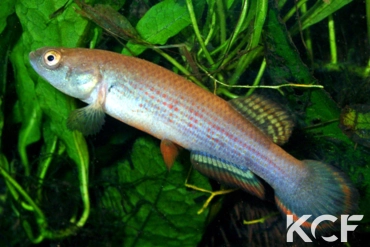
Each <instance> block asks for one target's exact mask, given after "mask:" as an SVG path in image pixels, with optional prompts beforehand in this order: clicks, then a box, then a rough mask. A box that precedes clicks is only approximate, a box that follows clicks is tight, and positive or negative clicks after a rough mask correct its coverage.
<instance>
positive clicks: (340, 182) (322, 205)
mask: <svg viewBox="0 0 370 247" xmlns="http://www.w3.org/2000/svg"><path fill="white" fill-rule="evenodd" d="M303 162H304V163H305V165H307V173H308V176H305V178H304V179H302V180H301V181H300V183H299V184H298V185H296V186H292V188H282V189H278V190H275V200H276V203H277V205H278V207H279V209H280V210H281V211H282V212H283V213H284V214H287V215H293V220H294V221H297V220H298V219H299V218H300V217H301V216H302V215H312V216H311V217H310V218H309V219H308V220H307V221H306V222H305V223H303V224H302V225H301V226H303V227H304V228H310V227H311V224H312V221H313V220H314V219H316V218H317V217H319V216H321V215H324V214H330V215H333V216H335V217H337V218H338V220H337V221H336V222H331V221H323V222H322V223H320V224H319V225H318V227H317V230H320V231H326V230H328V229H330V228H335V227H336V225H334V224H335V223H336V224H338V222H339V221H340V215H342V214H352V213H354V212H355V211H356V210H357V203H358V192H357V190H356V189H355V188H354V186H353V185H352V184H351V182H350V180H349V179H348V178H347V176H346V175H345V174H344V173H342V172H341V171H339V170H338V169H336V168H334V167H332V166H329V165H327V164H324V163H322V162H318V161H314V160H304V161H303Z"/></svg>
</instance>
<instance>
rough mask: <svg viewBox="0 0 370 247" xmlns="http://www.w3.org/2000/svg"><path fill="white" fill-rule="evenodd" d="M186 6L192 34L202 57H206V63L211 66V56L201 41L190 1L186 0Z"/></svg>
mask: <svg viewBox="0 0 370 247" xmlns="http://www.w3.org/2000/svg"><path fill="white" fill-rule="evenodd" d="M186 5H187V7H188V11H189V15H190V19H191V24H192V25H193V29H194V33H195V36H196V37H197V39H198V42H199V45H200V47H201V48H202V50H203V52H204V55H205V56H206V59H207V60H208V63H209V64H213V63H214V62H213V59H212V57H211V55H210V54H209V52H208V50H207V49H206V46H205V44H204V41H203V39H202V36H201V34H200V31H199V27H198V23H197V19H196V17H195V14H194V7H193V2H192V0H186Z"/></svg>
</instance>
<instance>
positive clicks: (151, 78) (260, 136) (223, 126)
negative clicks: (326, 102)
mask: <svg viewBox="0 0 370 247" xmlns="http://www.w3.org/2000/svg"><path fill="white" fill-rule="evenodd" d="M81 61H83V62H81ZM30 62H31V65H32V67H33V68H34V69H35V71H36V72H37V73H39V74H40V75H41V76H42V77H43V78H44V79H46V80H47V81H48V82H49V83H50V84H52V85H53V86H54V87H55V88H57V89H59V90H60V91H62V92H64V93H66V94H68V95H70V96H72V97H75V98H78V99H80V100H82V101H84V102H86V103H87V104H88V106H87V107H85V108H82V109H78V110H76V111H74V112H72V113H71V114H70V117H69V122H70V123H74V124H70V125H69V126H70V127H72V128H74V129H77V130H79V131H82V132H84V131H86V132H87V133H90V132H91V133H92V132H95V131H96V130H98V129H99V128H100V127H101V124H102V123H103V122H104V121H103V119H102V118H103V116H104V115H103V114H102V112H105V113H107V114H108V115H111V116H112V117H114V118H116V119H118V120H120V121H122V122H124V123H126V124H129V125H131V126H133V127H135V128H138V129H140V130H142V131H145V132H147V133H149V134H151V135H153V136H155V137H157V138H158V139H160V140H162V144H163V145H162V144H161V151H162V153H163V154H164V155H165V154H167V155H168V153H170V152H169V151H171V150H172V148H173V145H171V144H173V143H175V144H177V145H179V146H182V147H184V148H186V149H188V150H190V152H191V157H190V158H191V161H192V163H193V165H194V167H195V168H196V169H198V170H199V171H201V172H202V173H203V174H205V175H207V176H209V177H211V178H214V179H216V180H218V181H220V182H222V183H226V184H230V185H233V186H237V187H241V188H243V189H245V190H246V191H249V192H251V193H254V194H255V195H257V196H259V197H263V195H264V189H263V186H262V185H261V183H260V182H259V180H258V178H257V177H256V176H255V175H254V174H256V175H258V176H259V177H260V178H262V179H264V180H265V181H266V182H267V183H269V184H270V185H271V186H272V188H273V189H274V191H275V200H276V202H277V205H278V207H279V209H280V210H281V212H282V213H284V214H292V215H293V216H294V217H293V218H294V220H297V219H298V218H299V217H300V216H302V215H305V214H310V215H313V217H312V218H311V219H310V220H308V221H307V222H306V223H305V224H304V226H305V227H310V225H311V223H312V221H313V220H314V219H315V218H316V217H318V216H321V215H323V214H331V215H335V216H337V217H339V215H340V214H350V213H352V212H354V211H355V210H356V209H357V202H358V192H357V190H356V189H355V188H354V187H353V185H352V184H351V182H350V180H349V179H348V178H347V177H346V175H345V174H343V173H341V172H340V171H339V170H337V169H336V168H334V167H332V166H329V165H327V164H324V163H322V162H318V161H313V160H303V161H300V160H297V159H295V158H294V157H293V156H291V155H290V154H288V153H287V152H285V151H284V150H283V149H282V148H281V147H279V146H278V145H276V143H279V144H280V145H281V144H283V143H285V142H286V141H287V139H288V138H289V135H290V133H291V128H292V122H291V121H290V120H289V119H288V118H289V116H288V114H286V113H285V112H284V111H283V110H282V109H281V108H280V107H278V106H277V105H276V104H274V103H273V102H271V101H270V100H268V99H265V98H262V97H258V96H255V95H252V96H251V97H249V98H248V97H247V98H246V97H241V98H238V99H234V100H232V101H230V102H226V101H224V100H223V99H221V98H220V97H218V96H216V95H214V94H212V93H210V92H208V91H206V90H204V89H202V88H200V87H198V86H196V85H195V84H193V83H191V82H189V81H188V80H186V79H185V78H183V77H181V76H179V75H177V74H175V73H173V72H171V71H169V70H167V69H164V68H162V67H160V66H158V65H156V64H153V63H150V62H147V61H145V60H141V59H138V58H133V57H127V56H123V55H120V54H117V53H113V52H108V51H102V50H89V49H80V48H76V49H69V48H55V47H44V48H40V49H38V50H36V51H34V52H31V53H30ZM82 118H86V119H82ZM87 120H88V121H90V125H91V126H90V127H88V128H86V126H81V125H85V124H86V123H87V122H88V121H87ZM274 142H275V143H274ZM162 147H163V150H164V151H163V150H162ZM165 160H166V159H165ZM252 172H253V173H252ZM333 226H334V224H333V223H332V222H330V223H326V224H323V225H321V226H319V227H318V228H319V229H321V230H325V229H327V228H331V227H333Z"/></svg>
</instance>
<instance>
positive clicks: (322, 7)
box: [291, 0, 352, 35]
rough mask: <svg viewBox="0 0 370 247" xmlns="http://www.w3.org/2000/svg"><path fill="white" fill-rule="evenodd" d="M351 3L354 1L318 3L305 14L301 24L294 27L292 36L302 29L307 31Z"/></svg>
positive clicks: (330, 0)
mask: <svg viewBox="0 0 370 247" xmlns="http://www.w3.org/2000/svg"><path fill="white" fill-rule="evenodd" d="M350 2H352V0H328V1H322V0H320V1H316V4H315V5H314V6H312V7H311V8H310V9H309V10H308V11H307V12H306V13H304V15H303V16H302V17H301V19H300V21H299V23H296V24H295V25H294V26H293V27H292V29H291V34H292V35H294V34H296V33H297V32H298V31H299V29H300V28H301V30H305V29H306V28H308V27H310V26H312V25H314V24H316V23H318V22H319V21H321V20H323V19H324V18H326V17H328V16H329V15H331V14H333V13H334V12H336V11H338V9H340V8H342V7H343V6H345V5H347V4H349V3H350Z"/></svg>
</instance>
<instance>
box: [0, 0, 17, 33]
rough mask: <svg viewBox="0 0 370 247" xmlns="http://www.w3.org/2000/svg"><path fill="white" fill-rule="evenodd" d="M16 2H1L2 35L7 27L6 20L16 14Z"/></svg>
mask: <svg viewBox="0 0 370 247" xmlns="http://www.w3.org/2000/svg"><path fill="white" fill-rule="evenodd" d="M14 6H15V1H4V0H3V1H0V34H1V33H2V32H3V30H4V28H5V27H6V24H7V22H6V19H7V18H8V16H10V15H11V14H13V13H14Z"/></svg>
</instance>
